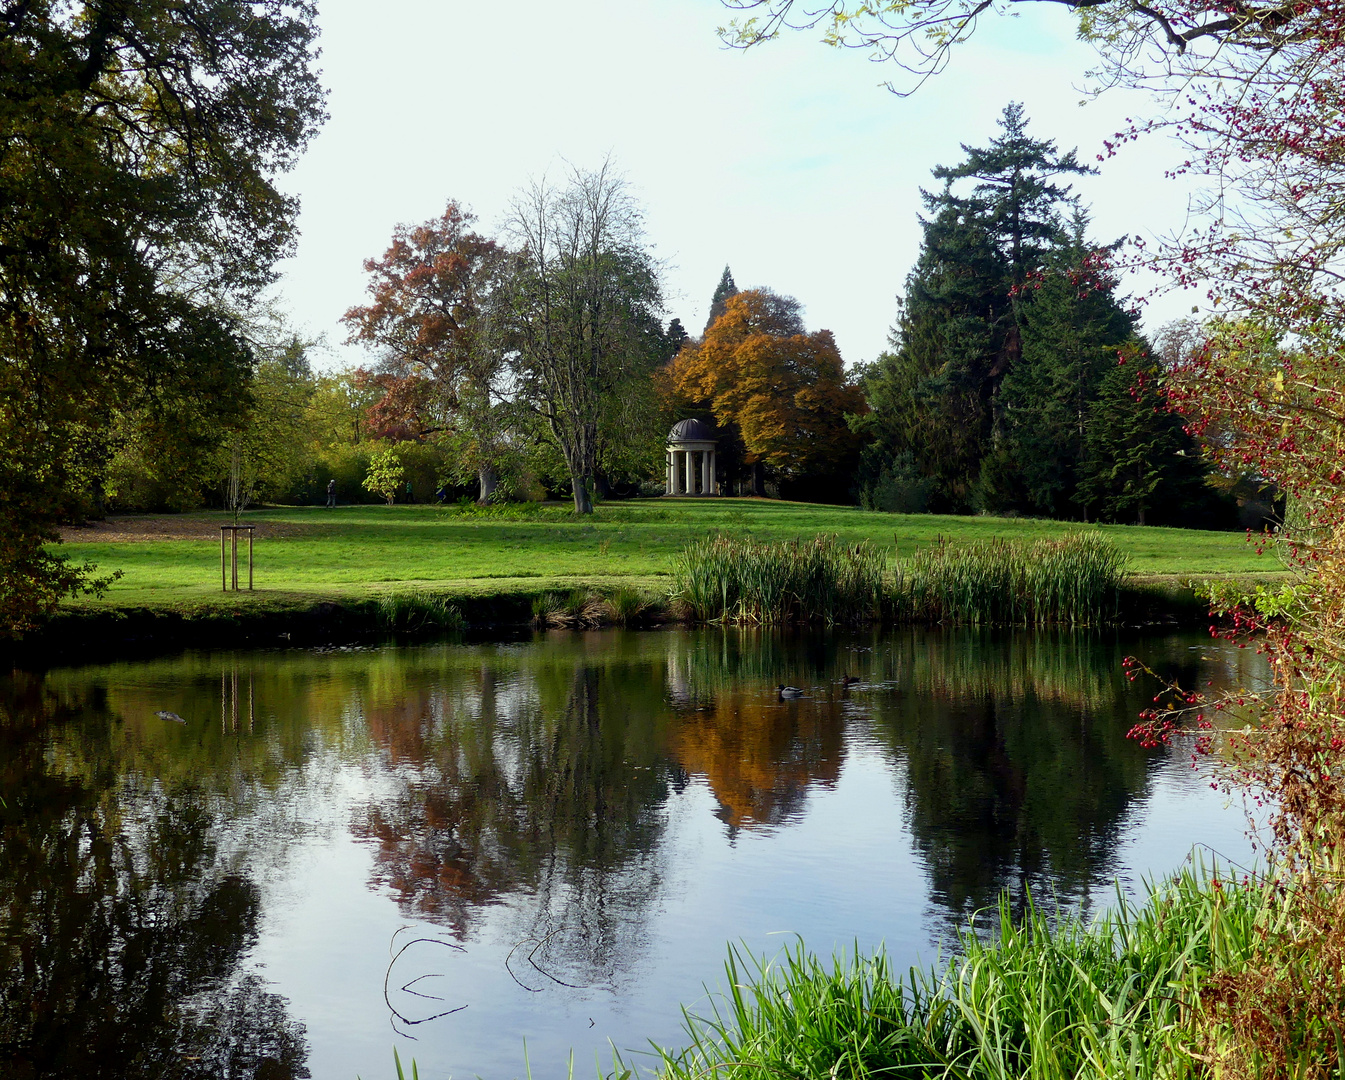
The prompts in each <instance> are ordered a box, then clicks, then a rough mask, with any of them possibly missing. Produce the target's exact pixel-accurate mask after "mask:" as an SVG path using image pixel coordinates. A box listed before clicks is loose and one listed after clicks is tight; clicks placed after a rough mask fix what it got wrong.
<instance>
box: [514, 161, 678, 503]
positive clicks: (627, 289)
mask: <svg viewBox="0 0 1345 1080" xmlns="http://www.w3.org/2000/svg"><path fill="white" fill-rule="evenodd" d="M507 229H508V232H509V236H510V238H511V239H512V241H513V243H514V246H515V250H516V252H517V254H516V255H515V257H514V258H513V260H512V262H511V267H510V273H509V275H508V278H507V280H506V282H505V285H504V290H503V293H502V302H501V305H500V308H499V312H500V320H501V322H500V325H501V332H502V334H503V335H504V337H505V340H506V341H507V343H508V347H509V348H510V350H511V353H510V356H511V359H510V379H511V393H512V400H513V401H515V402H516V403H517V404H518V405H519V406H520V407H521V408H522V409H524V410H526V412H527V413H528V414H529V415H530V416H531V417H533V418H534V419H535V421H536V428H537V433H538V435H539V437H541V438H544V439H546V440H547V441H549V442H550V443H551V444H552V446H553V447H554V448H555V450H556V452H557V453H559V454H560V456H561V458H562V459H563V461H564V462H565V468H566V470H567V472H568V474H569V480H570V484H571V489H572V493H573V498H574V509H575V513H577V514H588V513H591V512H592V510H593V493H594V490H595V486H596V483H597V478H598V476H599V474H600V468H601V465H602V461H603V458H604V456H606V457H608V458H609V459H610V456H611V453H612V451H613V449H614V448H613V445H612V441H613V440H618V441H619V440H621V439H623V438H625V437H626V436H627V435H632V434H633V435H635V436H637V437H639V436H643V435H645V434H646V433H645V432H644V431H641V430H639V429H638V428H635V429H632V428H630V427H629V426H625V425H614V424H612V423H611V422H610V421H611V416H612V414H613V411H614V410H616V411H617V412H620V411H623V410H627V409H629V408H631V407H633V406H634V404H635V403H637V402H642V403H647V404H648V405H649V406H650V407H651V408H652V406H653V405H654V402H653V394H652V389H651V382H650V374H651V372H652V371H653V370H654V368H655V367H656V366H657V365H658V363H659V361H660V358H661V354H662V351H663V332H662V322H661V320H660V318H659V315H660V313H661V309H662V304H663V296H662V290H661V286H660V282H659V271H658V266H657V264H656V263H655V262H654V260H653V258H652V256H651V255H650V253H649V250H648V248H647V247H646V245H645V242H644V236H643V221H642V214H641V211H640V208H639V206H638V205H637V204H636V202H635V200H634V199H633V198H632V197H631V194H630V191H629V189H628V187H627V185H626V183H625V181H624V180H622V179H621V178H620V177H619V176H618V175H617V174H616V171H615V169H614V168H613V166H612V164H611V163H610V162H605V163H604V164H603V165H601V166H600V167H599V168H597V169H594V170H583V169H578V168H575V169H572V170H571V171H570V174H569V176H568V177H567V180H566V182H565V184H564V185H563V186H560V187H556V186H552V185H550V184H548V183H547V182H546V181H539V182H536V183H534V184H532V185H531V186H529V187H528V188H527V189H525V190H524V191H523V192H522V193H521V194H520V195H519V196H518V197H517V198H516V199H515V200H514V204H513V208H512V210H511V212H510V216H509V220H508V225H507ZM640 408H641V411H643V409H644V405H641V406H640ZM605 447H606V449H607V454H606V455H605V454H604V448H605Z"/></svg>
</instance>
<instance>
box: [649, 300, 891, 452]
mask: <svg viewBox="0 0 1345 1080" xmlns="http://www.w3.org/2000/svg"><path fill="white" fill-rule="evenodd" d="M777 299H778V298H774V297H772V296H771V295H770V294H768V293H764V292H761V291H759V290H752V291H749V292H742V293H738V294H737V295H736V296H733V297H730V298H729V300H728V303H727V307H726V309H725V311H724V314H723V315H721V316H720V317H719V318H718V319H716V320H715V322H714V325H713V326H711V327H710V329H709V330H707V331H706V333H705V337H704V338H703V339H702V340H701V341H700V342H697V343H695V344H691V345H688V346H687V347H686V348H684V349H683V350H682V351H681V352H680V353H678V354H677V358H676V359H675V360H674V361H673V362H672V366H671V368H670V369H669V378H670V382H671V385H672V389H673V390H674V391H675V392H676V394H678V395H679V396H681V397H683V398H685V399H686V400H687V401H688V402H690V403H692V404H695V405H701V406H704V407H706V408H709V409H710V411H711V412H713V413H714V417H715V420H716V422H717V423H718V424H719V425H720V426H721V427H727V426H729V425H734V426H736V427H737V428H738V430H739V431H740V432H741V433H742V439H743V444H744V446H746V448H747V452H748V454H749V455H750V457H749V460H758V461H763V462H765V463H766V464H768V465H770V466H772V467H773V468H775V469H777V470H778V471H779V472H781V473H783V474H785V475H794V474H800V473H808V472H814V473H815V472H821V471H823V470H825V469H826V468H827V467H829V466H835V465H837V464H839V463H840V462H841V461H842V460H843V458H844V457H845V455H846V454H847V453H848V452H850V451H851V450H852V449H853V448H854V445H855V436H854V434H853V433H852V432H851V431H850V427H849V424H848V423H847V422H846V419H845V417H846V414H847V413H856V414H862V413H865V412H867V411H868V408H867V406H866V405H865V403H864V397H863V394H861V393H860V390H859V387H857V386H855V385H854V384H853V383H852V382H850V380H849V379H848V378H847V377H846V374H845V366H844V364H842V362H841V354H840V352H839V351H838V350H837V348H836V341H835V339H834V338H833V337H832V336H831V331H830V330H819V331H817V332H816V333H812V334H803V333H790V332H789V331H790V330H791V329H793V327H792V326H791V325H790V324H789V322H788V320H787V319H782V318H781V317H780V315H779V310H778V308H779V305H778V303H772V301H773V300H777Z"/></svg>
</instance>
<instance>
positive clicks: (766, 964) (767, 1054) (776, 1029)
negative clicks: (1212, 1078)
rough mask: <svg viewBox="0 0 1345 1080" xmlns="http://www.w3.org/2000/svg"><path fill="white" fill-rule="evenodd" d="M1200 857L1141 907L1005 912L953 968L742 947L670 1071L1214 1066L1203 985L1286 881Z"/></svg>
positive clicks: (1264, 927) (1120, 1070)
mask: <svg viewBox="0 0 1345 1080" xmlns="http://www.w3.org/2000/svg"><path fill="white" fill-rule="evenodd" d="M1232 884H1233V883H1223V882H1218V881H1217V879H1216V878H1214V877H1213V876H1211V875H1210V874H1208V873H1206V872H1203V871H1193V870H1188V871H1186V872H1184V873H1183V874H1181V875H1179V876H1177V877H1175V878H1173V879H1171V880H1170V881H1168V882H1167V883H1166V884H1164V885H1163V886H1162V887H1160V888H1158V889H1156V890H1155V891H1154V892H1153V893H1152V894H1151V895H1150V897H1149V898H1148V900H1147V902H1146V903H1144V904H1143V905H1135V904H1133V903H1129V902H1126V901H1124V900H1121V901H1120V902H1119V903H1118V905H1117V906H1116V908H1114V909H1113V910H1112V911H1111V912H1110V913H1108V914H1106V915H1104V916H1103V917H1102V918H1101V919H1099V920H1098V921H1096V922H1094V923H1091V924H1088V925H1085V924H1083V923H1081V922H1079V921H1077V920H1065V921H1063V922H1061V923H1059V924H1058V925H1055V926H1052V925H1051V923H1050V921H1049V920H1047V919H1046V918H1045V917H1044V916H1043V915H1042V914H1041V913H1040V912H1037V911H1030V912H1029V913H1028V915H1027V917H1026V918H1025V919H1024V920H1022V921H1020V922H1018V923H1015V922H1014V920H1013V919H1012V918H1011V917H1010V912H1009V911H1008V909H1007V906H1005V907H1004V909H1003V910H1001V911H1000V920H999V922H1000V930H999V933H998V936H997V937H996V938H995V939H994V940H991V941H989V942H986V941H982V940H981V939H980V938H979V937H977V936H976V935H975V934H973V933H971V932H970V931H968V932H967V933H965V934H964V935H963V937H962V940H961V942H960V952H961V955H960V956H959V957H958V958H957V959H955V960H953V961H952V962H950V963H948V964H947V965H946V966H945V967H943V968H942V970H936V969H925V970H920V969H912V970H911V971H910V973H909V974H908V975H907V976H906V977H905V978H896V977H894V974H893V972H892V970H891V966H890V964H889V962H888V960H887V958H886V956H885V955H884V954H883V953H882V952H879V953H878V954H876V955H874V956H861V955H856V954H851V955H841V956H837V957H835V958H833V961H832V963H830V964H826V963H823V962H822V961H821V960H820V959H818V958H817V957H816V956H813V955H811V954H809V953H808V952H807V951H806V950H805V949H804V948H803V947H802V945H800V946H797V947H794V948H788V949H786V950H785V951H784V953H783V954H782V955H781V956H780V957H779V958H777V959H774V960H769V961H766V960H760V959H755V958H752V957H750V956H745V955H744V954H743V953H741V952H739V951H737V950H731V951H730V956H729V960H728V965H727V977H728V987H727V989H726V990H725V991H723V992H722V993H721V994H720V995H719V996H718V997H717V998H715V999H712V1001H713V1002H714V1004H713V1007H712V1011H711V1012H710V1013H709V1014H708V1015H693V1014H691V1013H686V1014H685V1023H686V1030H687V1034H688V1037H689V1040H688V1044H687V1046H686V1048H685V1049H682V1050H677V1051H673V1050H668V1049H662V1048H656V1052H657V1054H658V1058H659V1065H658V1072H659V1075H660V1076H662V1077H665V1078H667V1080H701V1078H704V1077H710V1076H713V1077H716V1078H717V1080H735V1078H741V1080H747V1078H749V1077H750V1078H752V1080H758V1078H760V1077H765V1076H770V1077H785V1076H787V1077H827V1076H831V1077H837V1076H841V1077H847V1078H851V1080H865V1078H869V1077H883V1078H884V1080H907V1078H909V1080H954V1078H956V1080H1009V1078H1015V1080H1017V1078H1022V1080H1080V1078H1083V1077H1090V1078H1099V1080H1101V1078H1113V1077H1114V1078H1118V1080H1119V1078H1123V1077H1124V1078H1140V1077H1144V1078H1148V1077H1163V1078H1169V1080H1181V1078H1184V1077H1197V1076H1204V1075H1206V1074H1207V1071H1208V1070H1207V1066H1206V1064H1205V1063H1204V1062H1203V1061H1202V1060H1201V1057H1203V1056H1204V1055H1198V1052H1197V1053H1193V1051H1196V1047H1197V1046H1200V1047H1202V1048H1206V1049H1208V1048H1210V1043H1209V1040H1208V1036H1209V1035H1210V1029H1209V1028H1208V1026H1202V1025H1201V1023H1200V1019H1201V1018H1200V1012H1201V1009H1202V1006H1201V1004H1200V991H1201V987H1202V985H1203V984H1204V982H1205V980H1206V979H1208V978H1209V976H1210V975H1211V973H1213V972H1216V971H1219V970H1224V969H1230V968H1231V969H1237V968H1239V967H1241V966H1243V965H1244V964H1246V962H1247V960H1248V958H1249V957H1251V956H1252V955H1253V952H1254V949H1255V947H1256V943H1257V941H1258V940H1259V939H1260V937H1261V936H1262V935H1264V934H1265V933H1267V932H1268V931H1271V930H1272V929H1273V928H1272V927H1271V926H1269V925H1268V924H1270V923H1273V922H1274V921H1275V920H1276V918H1278V914H1277V913H1278V912H1279V911H1280V910H1281V909H1280V906H1279V905H1277V904H1276V903H1275V895H1274V894H1275V887H1274V886H1272V885H1270V884H1264V885H1258V884H1251V885H1249V886H1242V887H1230V886H1232Z"/></svg>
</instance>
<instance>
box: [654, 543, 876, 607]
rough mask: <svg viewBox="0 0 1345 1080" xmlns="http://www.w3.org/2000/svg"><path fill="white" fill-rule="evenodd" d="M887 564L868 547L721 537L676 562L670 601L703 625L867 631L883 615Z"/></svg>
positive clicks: (691, 546) (691, 548)
mask: <svg viewBox="0 0 1345 1080" xmlns="http://www.w3.org/2000/svg"><path fill="white" fill-rule="evenodd" d="M886 564H887V557H886V556H885V555H884V554H883V552H881V551H880V550H878V549H877V548H875V547H873V546H872V545H871V544H869V543H868V541H863V542H861V543H859V544H842V543H841V542H840V541H839V540H838V539H837V538H836V537H834V536H818V537H816V538H815V539H813V540H806V541H803V540H785V541H780V542H769V541H758V540H753V539H750V538H738V537H731V536H716V537H714V538H712V539H704V540H697V541H694V542H693V543H691V544H689V545H688V546H687V547H686V548H685V549H684V550H683V551H682V553H681V554H680V555H679V556H678V557H677V558H676V559H675V560H674V562H673V588H672V601H673V605H674V608H675V609H677V610H679V611H681V612H682V613H684V614H685V615H687V616H689V617H690V618H692V619H695V620H697V621H700V622H719V621H723V622H738V623H752V624H757V625H766V626H770V625H779V624H784V623H809V622H819V623H824V624H826V625H828V626H832V625H835V624H837V623H862V622H867V621H870V620H872V619H875V618H878V617H879V615H880V613H881V610H882V603H883V581H884V577H885V571H886Z"/></svg>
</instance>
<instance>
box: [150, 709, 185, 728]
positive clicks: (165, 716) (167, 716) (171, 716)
mask: <svg viewBox="0 0 1345 1080" xmlns="http://www.w3.org/2000/svg"><path fill="white" fill-rule="evenodd" d="M154 715H155V716H157V717H158V718H159V719H160V720H171V721H173V723H175V724H185V723H186V722H187V721H185V720H184V719H182V717H180V716H178V714H177V713H175V712H169V711H168V710H167V709H160V710H159V711H158V712H156V713H155V714H154Z"/></svg>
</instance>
